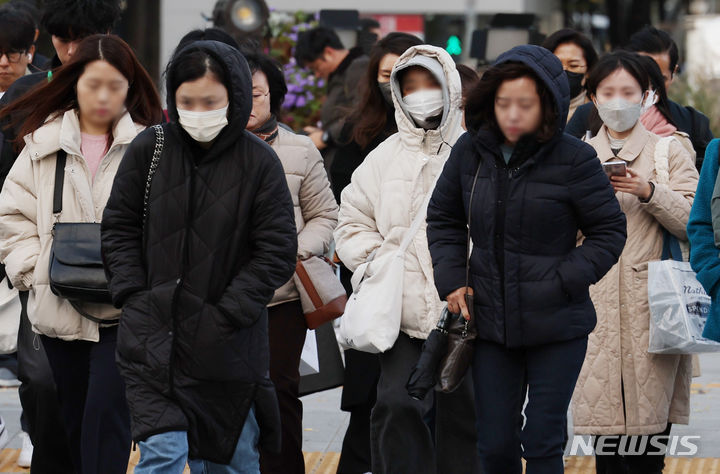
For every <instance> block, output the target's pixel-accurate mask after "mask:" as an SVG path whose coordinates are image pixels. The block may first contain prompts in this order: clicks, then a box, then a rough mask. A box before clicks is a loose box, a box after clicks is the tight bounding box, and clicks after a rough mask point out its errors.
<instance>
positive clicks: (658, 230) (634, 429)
mask: <svg viewBox="0 0 720 474" xmlns="http://www.w3.org/2000/svg"><path fill="white" fill-rule="evenodd" d="M659 139H660V137H658V136H657V135H654V134H652V133H650V132H648V131H647V130H646V129H645V127H643V126H642V124H640V123H638V124H637V125H636V126H635V128H634V129H633V131H632V133H631V135H630V136H629V137H628V140H627V142H626V143H625V146H624V147H623V149H622V150H621V151H620V152H619V155H618V157H615V155H614V154H613V152H612V151H611V150H610V143H609V140H608V137H607V130H606V129H605V127H604V126H603V128H602V129H600V132H599V133H598V135H597V136H596V137H595V138H593V139H592V140H590V144H591V145H592V146H593V147H594V148H595V150H596V151H597V153H598V157H599V158H600V160H601V161H603V162H605V161H608V160H611V159H616V158H619V159H621V160H624V161H626V162H627V164H628V167H630V168H631V169H633V170H635V171H637V172H638V173H639V174H640V175H641V176H643V177H645V178H647V179H648V180H649V181H650V182H653V184H655V191H654V193H653V195H652V197H651V198H650V201H649V202H647V203H642V202H641V201H640V200H639V199H638V198H637V197H635V196H633V195H631V194H626V193H619V194H617V197H618V200H619V201H620V206H621V207H622V210H623V211H624V212H625V214H626V216H627V230H628V238H627V243H626V244H625V249H624V250H623V253H622V255H621V256H620V260H619V262H618V263H617V265H615V266H614V267H613V268H612V269H611V270H610V272H609V273H608V274H607V275H606V276H605V277H604V278H603V279H602V280H600V282H598V283H597V284H596V285H594V286H593V287H591V288H590V296H591V297H592V300H593V303H594V304H595V308H596V310H597V317H598V321H597V326H596V327H595V330H594V331H593V332H592V333H591V334H590V337H589V342H588V350H587V355H586V357H585V363H584V365H583V368H582V371H581V372H580V377H579V379H578V382H577V386H576V388H575V393H574V395H573V404H572V407H573V422H574V425H575V432H576V433H578V434H597V435H609V434H628V435H643V434H655V433H660V432H662V431H663V430H664V429H665V427H666V425H667V423H668V422H671V423H680V424H687V423H688V420H689V413H690V407H689V405H690V380H691V373H692V363H691V357H690V356H688V355H664V354H663V355H660V354H650V353H648V326H649V321H650V310H649V306H648V297H647V279H648V262H650V261H652V260H660V258H661V255H662V242H663V238H662V228H663V227H665V228H666V229H667V230H668V231H670V232H671V233H672V234H673V235H675V236H676V237H678V238H679V239H682V240H684V241H686V240H687V235H686V233H685V226H686V225H687V221H688V217H689V215H690V208H691V206H692V203H693V198H694V197H695V189H696V187H697V183H698V173H697V170H696V169H695V164H694V162H693V159H692V158H691V156H690V154H689V153H688V152H687V151H686V150H685V148H684V147H683V146H682V145H681V144H680V142H678V141H674V142H672V143H671V144H670V152H669V157H668V162H669V176H670V181H669V185H663V184H657V183H655V180H656V172H655V156H654V154H655V145H656V144H657V142H658V140H659Z"/></svg>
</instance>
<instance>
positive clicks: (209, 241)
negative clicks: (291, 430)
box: [102, 41, 297, 464]
mask: <svg viewBox="0 0 720 474" xmlns="http://www.w3.org/2000/svg"><path fill="white" fill-rule="evenodd" d="M184 51H187V52H189V54H190V53H193V52H199V53H200V54H205V55H207V56H208V57H209V58H212V60H213V61H215V62H216V63H217V64H219V67H222V68H224V69H225V71H226V73H227V76H228V78H227V82H225V81H223V83H224V85H225V88H226V89H227V91H228V96H229V108H228V113H227V120H228V124H227V125H226V126H225V127H224V128H223V129H222V131H221V132H220V134H219V135H218V136H217V138H215V139H214V141H212V142H210V143H211V144H210V145H209V148H203V147H200V146H199V145H198V142H197V141H195V140H194V139H193V138H191V136H190V135H189V134H188V133H187V131H186V130H185V128H184V127H183V126H181V125H180V124H179V114H178V108H177V104H176V103H175V92H176V89H177V88H178V87H179V84H176V85H173V84H172V81H173V77H175V76H176V74H177V73H176V71H175V70H174V69H175V68H178V67H179V66H173V65H172V63H171V66H170V69H169V72H168V74H167V76H168V85H167V91H168V94H167V101H168V113H169V116H170V123H167V124H163V130H164V145H163V151H162V156H161V159H160V161H159V165H158V166H157V168H156V171H155V173H154V176H153V178H152V181H151V183H152V186H151V188H149V189H151V192H150V194H149V199H148V202H147V203H146V205H145V204H144V199H143V196H144V194H145V189H146V186H147V179H148V172H149V169H150V164H151V160H152V157H153V151H154V148H155V143H156V137H155V132H154V130H152V129H150V130H147V131H145V132H143V133H141V134H140V135H138V137H137V138H136V139H135V141H133V143H132V144H131V145H130V148H129V149H128V151H127V153H126V154H125V158H124V160H123V162H122V164H121V165H120V168H119V170H118V173H117V176H116V178H115V183H114V185H113V190H112V193H111V196H110V199H109V200H108V203H107V206H106V208H105V212H104V215H103V220H102V244H103V255H104V259H105V264H106V269H107V273H108V276H109V286H110V291H111V293H112V296H113V302H114V303H115V305H116V306H118V307H122V308H123V315H122V318H121V321H120V329H119V333H118V345H117V360H118V365H119V367H120V370H121V373H122V375H123V377H124V379H125V382H126V385H127V399H128V404H129V406H130V413H131V422H132V433H133V439H134V440H136V441H147V442H151V439H152V438H153V437H154V436H155V435H161V434H171V433H172V432H187V438H186V439H187V443H188V444H189V457H190V458H191V459H201V460H205V461H211V462H214V463H219V464H228V463H229V462H230V461H231V459H233V455H234V453H235V449H236V446H237V445H238V439H239V437H240V435H241V431H242V430H243V426H244V424H245V421H246V419H249V413H251V410H254V415H255V418H256V419H257V422H258V424H259V426H260V430H261V433H260V442H261V444H262V445H263V447H264V448H265V449H267V450H269V451H270V452H277V451H278V450H279V433H278V432H279V426H278V425H279V411H278V407H277V398H276V397H275V392H274V388H273V387H272V383H271V382H270V381H269V346H268V320H267V304H268V303H269V302H270V300H271V299H272V296H273V293H274V291H275V290H276V289H277V288H279V287H280V286H282V285H283V284H284V283H286V282H287V281H288V280H289V279H290V278H291V277H292V274H293V272H294V270H295V263H296V260H295V259H296V255H297V230H296V227H295V220H294V215H293V203H292V198H291V197H290V192H289V190H288V187H287V183H286V180H285V175H284V171H283V168H282V165H281V163H280V160H279V159H278V158H277V155H276V154H275V153H274V152H273V151H272V149H271V148H270V147H269V146H268V145H267V144H266V143H264V142H263V141H262V140H260V139H258V138H257V137H255V136H254V135H253V134H252V133H250V132H248V131H246V130H245V127H246V125H247V122H248V119H249V117H250V112H251V109H252V79H251V75H250V70H249V68H248V65H247V62H246V61H245V59H244V58H243V56H242V55H241V54H240V53H239V51H237V50H236V49H234V48H231V47H229V46H227V45H225V44H222V43H218V42H216V41H198V42H195V43H192V44H190V45H188V46H187V47H186V48H184V49H183V50H181V51H180V52H179V53H177V55H176V56H175V58H176V59H177V58H181V57H183V54H184V53H183V52H184ZM202 61H203V63H205V61H206V60H205V59H202ZM144 209H147V217H146V218H144V216H145V211H144ZM149 438H150V440H149ZM233 462H234V461H233Z"/></svg>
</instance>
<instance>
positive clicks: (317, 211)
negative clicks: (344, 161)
mask: <svg viewBox="0 0 720 474" xmlns="http://www.w3.org/2000/svg"><path fill="white" fill-rule="evenodd" d="M270 146H272V148H273V150H275V153H277V155H278V158H280V162H281V163H282V165H283V169H284V170H285V177H286V178H287V183H288V188H290V195H291V196H292V199H293V205H294V208H295V225H296V226H297V232H298V258H299V259H301V260H305V259H307V258H310V257H312V256H319V255H324V254H325V253H326V252H327V251H328V249H329V248H330V242H332V233H333V230H334V229H335V226H336V225H337V214H338V205H337V202H335V197H334V196H333V193H332V190H331V189H330V181H329V180H328V176H327V172H326V171H325V166H324V164H323V160H322V156H321V155H320V152H319V151H318V149H317V148H315V145H313V142H312V140H310V139H309V138H308V137H305V136H302V135H297V134H295V133H293V132H291V131H289V130H285V129H284V128H282V127H278V136H277V137H276V138H275V139H274V140H273V141H272V142H270ZM299 298H300V295H299V294H298V292H297V288H296V287H295V283H294V282H293V280H290V281H288V282H287V283H286V284H284V285H283V286H282V288H280V289H278V290H277V291H276V292H275V296H274V297H273V299H272V302H271V303H270V306H273V305H277V304H280V303H285V302H288V301H294V300H297V299H299Z"/></svg>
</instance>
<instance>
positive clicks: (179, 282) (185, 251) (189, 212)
mask: <svg viewBox="0 0 720 474" xmlns="http://www.w3.org/2000/svg"><path fill="white" fill-rule="evenodd" d="M191 166H192V168H191V169H190V192H189V193H188V203H187V210H186V212H185V222H186V225H185V237H184V238H183V250H182V254H183V256H182V259H181V261H180V276H179V278H178V279H177V281H176V282H175V292H174V293H173V298H172V304H171V305H170V317H171V318H172V331H171V333H170V366H169V368H168V369H169V384H170V393H173V392H174V390H175V376H174V370H173V367H174V366H175V336H176V334H177V300H178V297H179V296H180V289H181V288H182V286H183V283H184V281H185V266H186V265H187V262H188V259H189V251H190V250H189V245H188V239H189V237H190V222H191V220H192V216H193V213H192V203H193V202H194V200H193V194H194V193H195V173H196V171H197V165H195V164H194V163H193V164H192V165H191Z"/></svg>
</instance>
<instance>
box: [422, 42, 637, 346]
mask: <svg viewBox="0 0 720 474" xmlns="http://www.w3.org/2000/svg"><path fill="white" fill-rule="evenodd" d="M509 61H514V62H521V63H524V64H527V65H528V66H529V67H530V68H532V69H533V71H534V72H535V74H536V75H537V77H539V78H540V80H541V81H542V82H543V83H544V84H545V86H546V87H547V88H548V89H549V90H550V91H551V93H552V94H553V96H554V99H555V107H556V121H557V133H556V135H555V137H554V138H553V139H552V140H550V141H549V142H546V143H544V144H538V143H532V142H528V141H524V140H521V142H519V143H518V145H517V146H516V148H515V151H514V154H513V156H512V157H511V159H510V163H509V165H506V164H505V160H504V159H503V157H502V153H501V151H500V144H501V138H500V137H498V136H497V134H496V133H494V132H492V131H490V130H489V129H486V128H481V129H480V130H479V132H478V133H476V134H475V135H472V134H470V133H466V134H465V135H463V136H462V137H460V139H459V140H458V142H457V143H456V144H455V146H454V147H453V151H452V154H451V155H450V158H449V160H448V162H447V164H446V165H445V169H444V170H443V173H442V175H441V177H440V180H439V181H438V183H437V187H436V188H435V192H434V193H433V196H432V200H431V202H430V205H429V207H428V231H427V232H428V242H429V245H430V253H431V254H432V258H433V266H434V271H435V283H436V286H437V288H438V292H439V294H440V297H441V298H443V299H444V298H445V297H446V296H447V295H448V294H449V293H451V292H453V291H455V290H456V289H458V288H461V287H463V286H465V259H466V242H467V226H466V222H467V213H466V211H465V210H466V209H468V205H469V202H468V201H469V198H470V192H471V188H472V185H473V179H474V177H475V174H476V172H477V173H478V178H477V184H476V187H475V195H474V197H473V200H472V206H471V211H470V212H471V213H472V222H471V238H472V242H473V244H474V248H473V252H472V257H471V265H470V279H471V286H472V287H473V289H474V292H475V308H474V309H475V316H476V318H477V319H476V320H477V328H478V332H479V337H480V339H483V340H487V341H492V342H496V343H499V344H505V345H506V346H507V347H521V346H532V345H536V344H545V343H550V342H554V341H563V340H569V339H573V338H576V337H582V336H585V335H587V334H589V333H590V332H591V331H592V329H593V327H594V326H595V309H594V307H593V304H592V302H591V300H590V297H589V294H588V287H589V286H590V285H591V284H594V283H596V282H597V281H598V280H600V278H602V276H603V275H605V273H606V272H607V271H608V270H609V269H610V268H611V267H612V266H613V265H614V264H615V263H616V262H617V259H618V257H619V256H620V253H621V252H622V249H623V246H624V244H625V238H626V228H625V226H626V224H625V215H624V214H623V213H622V211H621V210H620V205H619V204H618V201H617V199H616V198H615V194H614V192H613V189H612V187H611V185H610V182H609V181H608V179H607V177H606V176H605V173H604V172H603V170H602V167H601V165H600V161H599V160H598V158H597V155H596V154H595V151H594V150H593V148H592V147H591V146H590V145H587V144H585V143H583V142H581V141H580V140H578V139H576V138H574V137H571V136H569V135H566V134H564V133H563V128H564V125H565V118H566V116H567V111H568V104H569V101H570V97H569V96H570V93H569V86H568V84H567V79H566V78H565V74H564V73H563V69H562V65H561V64H560V61H559V60H558V59H557V58H556V57H555V56H554V55H553V54H552V53H550V52H549V51H547V50H545V49H543V48H540V47H537V46H520V47H517V48H514V49H512V50H511V51H509V52H507V53H505V54H503V55H502V56H501V57H500V58H499V59H498V62H497V64H500V63H504V62H509ZM578 231H582V233H583V234H584V235H585V237H586V238H585V241H584V243H583V244H582V245H581V246H579V247H576V242H577V233H578Z"/></svg>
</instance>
